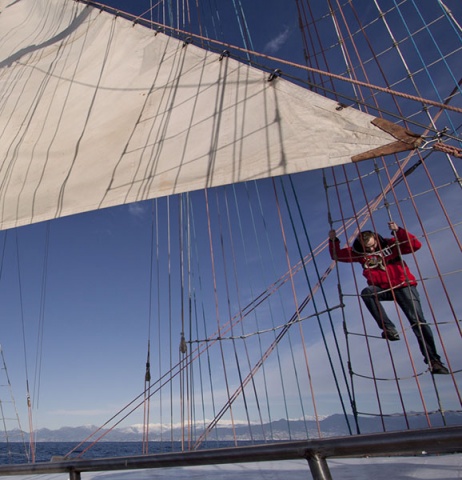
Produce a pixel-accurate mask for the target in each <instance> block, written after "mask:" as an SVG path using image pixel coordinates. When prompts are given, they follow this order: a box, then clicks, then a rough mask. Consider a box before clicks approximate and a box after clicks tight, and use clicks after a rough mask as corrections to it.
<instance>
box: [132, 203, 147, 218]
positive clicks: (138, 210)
mask: <svg viewBox="0 0 462 480" xmlns="http://www.w3.org/2000/svg"><path fill="white" fill-rule="evenodd" d="M145 210H146V208H145V205H144V204H142V203H140V202H136V203H130V204H129V205H128V211H129V213H130V215H133V216H134V217H143V215H144V212H145Z"/></svg>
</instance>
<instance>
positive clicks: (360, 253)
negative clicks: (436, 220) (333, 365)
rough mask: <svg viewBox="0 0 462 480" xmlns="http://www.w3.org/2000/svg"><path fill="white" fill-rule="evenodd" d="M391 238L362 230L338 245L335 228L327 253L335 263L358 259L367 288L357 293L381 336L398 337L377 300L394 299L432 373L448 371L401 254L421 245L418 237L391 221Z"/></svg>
mask: <svg viewBox="0 0 462 480" xmlns="http://www.w3.org/2000/svg"><path fill="white" fill-rule="evenodd" d="M388 225H389V227H390V230H391V231H392V233H393V234H394V238H389V239H386V238H383V237H382V236H380V235H379V234H377V233H375V232H372V231H369V230H367V231H363V232H360V234H359V235H358V236H357V237H356V240H355V241H354V242H353V246H352V247H345V248H340V240H339V239H338V238H337V236H336V232H335V230H331V231H330V232H329V240H330V241H329V252H330V255H331V257H332V259H334V260H338V261H339V262H348V263H352V262H358V263H360V264H361V265H362V267H363V276H364V277H365V278H366V280H367V287H366V288H364V290H363V291H362V292H361V298H362V299H363V301H364V303H365V305H366V307H367V309H368V310H369V312H370V313H371V315H372V316H373V318H374V320H375V321H376V322H377V325H378V326H379V328H380V329H382V330H383V331H382V338H384V339H386V340H389V341H396V340H399V339H400V338H399V334H398V331H397V330H396V327H395V325H394V323H393V322H392V321H391V320H390V319H389V318H388V315H387V314H386V312H385V310H384V308H383V306H382V304H381V302H383V301H392V300H394V301H395V302H396V303H397V304H398V305H399V306H400V307H401V309H402V311H403V312H404V314H405V315H406V317H407V319H408V320H409V323H410V324H411V327H412V330H413V332H414V334H415V336H416V337H417V341H418V343H419V347H420V351H421V352H422V355H423V356H424V361H425V363H427V364H429V365H430V371H431V372H432V373H433V374H443V375H445V374H448V373H449V371H448V369H447V368H446V367H445V366H444V365H443V363H442V362H441V358H440V356H439V355H438V353H437V351H436V346H435V341H434V339H433V334H432V331H431V329H430V326H429V325H428V323H427V321H426V320H425V318H424V314H423V311H422V306H421V304H420V298H419V293H418V291H417V281H416V279H415V277H414V275H413V274H412V273H411V271H410V270H409V267H408V266H407V265H406V262H405V261H404V260H403V259H402V257H401V254H407V253H412V252H415V251H417V250H419V248H420V247H421V246H422V244H421V243H420V242H419V240H418V239H417V238H416V237H415V236H414V235H412V234H410V233H408V232H407V231H406V230H404V229H403V228H401V227H398V225H397V224H396V223H395V222H389V223H388Z"/></svg>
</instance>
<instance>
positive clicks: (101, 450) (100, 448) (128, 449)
mask: <svg viewBox="0 0 462 480" xmlns="http://www.w3.org/2000/svg"><path fill="white" fill-rule="evenodd" d="M251 443H252V442H239V445H240V446H243V445H249V444H251ZM232 446H234V442H208V443H207V442H206V443H204V445H203V448H209V449H210V448H223V447H232ZM76 447H78V448H77V449H76ZM180 451H181V442H149V447H148V453H150V454H156V453H169V452H180ZM142 454H143V443H142V442H99V443H96V444H91V443H84V444H81V445H79V443H78V442H37V443H36V444H35V461H36V462H49V461H51V459H52V458H53V457H68V458H69V459H71V458H86V459H89V458H110V457H127V456H132V455H142ZM31 458H32V455H31V451H30V449H29V445H25V444H24V443H20V442H17V443H16V442H8V443H7V442H0V465H6V464H20V463H29V462H30V460H31Z"/></svg>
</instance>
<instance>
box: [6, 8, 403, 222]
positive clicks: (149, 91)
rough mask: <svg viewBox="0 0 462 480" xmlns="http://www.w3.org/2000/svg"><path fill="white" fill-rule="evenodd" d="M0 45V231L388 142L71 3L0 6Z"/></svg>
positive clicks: (305, 99) (316, 162)
mask: <svg viewBox="0 0 462 480" xmlns="http://www.w3.org/2000/svg"><path fill="white" fill-rule="evenodd" d="M12 25H14V27H13V28H11V26H12ZM4 32H9V33H8V35H6V34H5V33H4ZM0 36H1V40H0V112H1V113H0V159H1V160H0V161H1V165H0V181H1V184H0V208H1V211H0V215H1V218H0V228H2V229H4V228H10V227H14V226H18V225H23V224H28V223H32V222H37V221H42V220H47V219H52V218H57V217H60V216H64V215H69V214H74V213H78V212H84V211H88V210H94V209H98V208H104V207H108V206H113V205H119V204H124V203H129V202H134V201H139V200H144V199H149V198H154V197H159V196H164V195H169V194H173V193H179V192H185V191H190V190H195V189H201V188H205V187H212V186H218V185H224V184H229V183H233V182H240V181H245V180H251V179H258V178H263V177H268V176H275V175H281V174H288V173H295V172H300V171H305V170H309V169H315V168H319V167H325V166H329V165H337V164H341V163H346V162H350V161H351V158H352V157H353V156H355V155H359V154H361V153H363V152H364V151H369V150H373V149H376V148H379V147H382V146H383V145H386V144H389V143H391V142H394V141H395V138H394V137H392V136H391V135H389V134H388V133H386V132H384V131H383V130H381V129H380V128H377V127H376V126H374V125H372V124H371V121H372V120H373V117H371V116H369V115H366V114H364V113H361V112H359V111H356V110H355V109H353V108H343V109H341V110H337V107H338V104H337V103H336V102H334V101H332V100H328V99H326V98H324V97H321V96H319V95H317V94H314V93H311V92H310V91H307V90H306V89H303V88H301V87H298V86H296V85H294V84H292V83H290V82H288V81H285V80H284V79H281V78H277V79H276V80H274V81H272V82H269V81H268V74H267V73H264V72H261V71H259V70H257V69H255V68H252V67H250V66H248V65H244V64H242V63H239V62H238V61H235V60H233V59H232V58H227V57H225V58H223V59H221V60H220V56H219V55H217V54H213V53H210V52H207V51H205V50H203V49H200V48H198V47H196V46H194V45H192V44H188V45H186V46H185V45H184V44H183V42H181V41H179V40H176V39H173V38H171V37H169V36H166V35H163V34H160V33H159V34H156V33H155V32H154V31H152V30H150V29H147V28H144V27H142V26H137V25H133V23H132V22H130V21H127V20H125V19H123V18H120V17H116V16H113V15H111V14H108V13H104V12H100V11H99V10H97V9H94V8H91V7H87V6H85V5H83V4H79V3H76V2H74V1H71V0H18V1H12V0H0Z"/></svg>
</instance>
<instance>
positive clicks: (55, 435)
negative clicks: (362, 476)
mask: <svg viewBox="0 0 462 480" xmlns="http://www.w3.org/2000/svg"><path fill="white" fill-rule="evenodd" d="M428 420H429V421H430V424H431V426H432V427H439V426H443V419H442V417H441V415H440V414H436V413H434V414H430V415H429V419H428ZM428 420H427V417H426V416H425V415H424V414H422V413H415V414H409V415H408V416H407V417H406V418H405V417H403V416H402V415H391V416H388V417H384V418H383V419H381V418H379V417H373V416H371V417H360V418H359V419H358V426H359V431H360V433H377V432H383V431H384V430H385V431H389V432H391V431H402V430H408V429H421V428H427V427H428ZM445 421H446V425H448V426H450V425H462V414H461V413H457V412H448V413H446V414H445ZM319 428H320V430H321V432H322V434H323V436H324V437H334V436H345V435H349V434H350V433H353V434H354V433H357V428H356V424H355V421H354V418H353V416H352V415H347V416H346V417H345V416H344V415H341V414H335V415H330V416H328V417H326V418H324V419H323V420H321V421H320V422H319ZM96 429H97V427H95V426H82V427H62V428H60V429H58V430H50V429H48V428H41V429H39V430H37V431H36V441H38V442H81V441H82V440H85V439H86V438H87V437H89V436H90V435H91V434H92V433H93V432H95V430H96ZM99 433H100V435H102V434H103V433H105V430H102V431H100V432H99ZM199 434H200V431H199ZM27 436H28V434H26V433H25V432H21V431H20V430H12V431H9V432H8V436H6V434H5V432H0V442H5V441H6V440H8V441H9V442H21V441H23V439H24V438H27ZM98 436H99V435H98ZM236 437H237V439H238V440H255V441H260V440H264V439H269V438H270V439H272V440H281V441H282V440H288V439H291V440H305V439H307V438H318V424H317V423H316V421H314V420H308V421H303V420H290V421H287V420H284V419H281V420H276V421H274V422H271V423H266V424H263V425H252V426H251V427H250V428H249V426H248V425H242V426H239V425H237V426H235V427H234V429H233V428H232V427H218V428H217V429H216V432H215V431H214V432H213V434H211V436H210V438H213V439H214V440H215V439H217V438H218V439H219V440H221V441H228V440H234V439H235V438H236ZM149 438H150V440H151V441H160V440H161V439H163V440H164V441H165V439H166V438H168V439H170V438H173V440H174V441H179V440H181V438H182V431H181V429H178V428H176V429H173V431H172V432H170V431H166V430H165V429H164V430H163V431H162V433H161V432H159V431H156V430H154V429H151V431H150V434H149ZM142 439H143V433H142V431H141V429H140V428H137V427H125V428H116V429H114V430H112V431H110V432H109V433H107V435H106V436H104V441H108V442H139V441H142Z"/></svg>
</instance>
